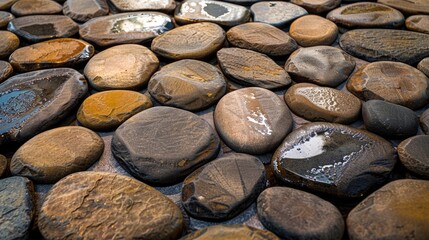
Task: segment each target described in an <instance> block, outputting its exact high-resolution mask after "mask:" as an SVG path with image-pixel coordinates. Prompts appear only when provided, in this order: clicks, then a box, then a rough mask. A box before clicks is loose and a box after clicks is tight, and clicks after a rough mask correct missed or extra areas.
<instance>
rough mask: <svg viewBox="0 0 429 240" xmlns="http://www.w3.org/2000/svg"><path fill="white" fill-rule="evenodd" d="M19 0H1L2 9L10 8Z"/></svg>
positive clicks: (0, 7)
mask: <svg viewBox="0 0 429 240" xmlns="http://www.w3.org/2000/svg"><path fill="white" fill-rule="evenodd" d="M17 1H19V0H0V10H3V11H8V10H9V8H10V7H11V6H12V5H13V4H14V3H16V2H17Z"/></svg>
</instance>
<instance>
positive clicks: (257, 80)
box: [217, 48, 291, 89]
mask: <svg viewBox="0 0 429 240" xmlns="http://www.w3.org/2000/svg"><path fill="white" fill-rule="evenodd" d="M217 59H218V62H219V65H220V67H221V68H222V71H223V72H224V73H225V75H226V76H228V77H229V78H230V79H231V80H234V81H236V82H237V83H239V84H242V85H244V86H252V87H261V88H266V89H275V88H281V87H285V86H287V85H289V84H290V83H291V79H290V77H289V74H287V72H286V71H285V70H284V69H283V68H282V67H280V66H279V65H277V63H276V62H274V61H273V60H272V59H271V58H269V57H268V56H267V55H265V54H262V53H258V52H254V51H252V50H247V49H241V48H223V49H221V50H220V51H218V52H217Z"/></svg>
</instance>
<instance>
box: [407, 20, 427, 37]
mask: <svg viewBox="0 0 429 240" xmlns="http://www.w3.org/2000/svg"><path fill="white" fill-rule="evenodd" d="M405 26H406V27H407V29H408V30H411V31H416V32H421V33H427V34H429V16H428V15H414V16H410V17H408V18H407V20H406V21H405Z"/></svg>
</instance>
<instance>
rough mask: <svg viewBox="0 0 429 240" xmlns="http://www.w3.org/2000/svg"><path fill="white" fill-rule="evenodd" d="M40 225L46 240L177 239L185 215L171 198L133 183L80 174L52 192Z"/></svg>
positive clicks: (114, 177) (112, 176) (116, 176)
mask: <svg viewBox="0 0 429 240" xmlns="http://www.w3.org/2000/svg"><path fill="white" fill-rule="evenodd" d="M38 225H39V229H40V232H41V233H42V235H43V237H45V238H46V239H66V238H72V239H115V238H118V239H154V240H160V239H177V238H178V237H179V236H180V235H181V233H182V229H183V216H182V213H181V211H180V209H179V208H178V207H177V206H176V205H175V204H174V203H173V202H172V201H171V200H170V199H168V198H167V197H166V196H164V195H163V194H162V193H160V192H159V191H157V190H156V189H154V188H152V187H150V186H148V185H146V184H144V183H142V182H140V181H137V180H135V179H133V178H130V177H126V176H122V175H119V174H116V173H107V172H80V173H75V174H72V175H69V176H67V177H65V178H63V179H61V180H60V181H59V182H57V183H56V184H55V185H54V186H53V187H52V188H51V190H50V191H49V193H48V195H47V196H46V198H45V201H44V202H43V205H42V207H41V210H40V214H39V217H38ZM112 229H114V231H112Z"/></svg>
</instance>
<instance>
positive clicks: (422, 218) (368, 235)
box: [347, 179, 429, 240]
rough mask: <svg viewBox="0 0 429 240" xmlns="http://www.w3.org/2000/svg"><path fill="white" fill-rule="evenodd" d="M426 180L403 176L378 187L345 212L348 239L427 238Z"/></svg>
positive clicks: (427, 202)
mask: <svg viewBox="0 0 429 240" xmlns="http://www.w3.org/2000/svg"><path fill="white" fill-rule="evenodd" d="M428 191H429V182H428V181H424V180H411V179H403V180H397V181H394V182H391V183H389V184H387V185H385V186H383V187H382V188H380V189H378V190H377V191H375V192H374V193H372V194H371V195H369V196H368V197H367V198H366V199H365V200H363V201H362V202H361V203H359V204H358V205H357V206H356V207H355V208H354V209H353V210H352V211H351V212H350V214H349V215H348V218H347V229H348V233H349V236H350V238H351V239H357V240H361V239H362V240H363V239H426V238H427V236H429V229H428V222H429V207H428V206H429V199H428V197H427V193H428Z"/></svg>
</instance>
